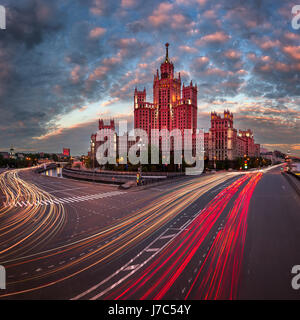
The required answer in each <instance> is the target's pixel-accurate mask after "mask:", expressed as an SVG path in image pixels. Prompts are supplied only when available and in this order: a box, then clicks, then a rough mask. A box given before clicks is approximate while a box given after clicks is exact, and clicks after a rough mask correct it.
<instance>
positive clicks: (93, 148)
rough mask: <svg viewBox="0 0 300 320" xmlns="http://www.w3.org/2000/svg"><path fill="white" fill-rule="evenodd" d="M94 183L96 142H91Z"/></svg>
mask: <svg viewBox="0 0 300 320" xmlns="http://www.w3.org/2000/svg"><path fill="white" fill-rule="evenodd" d="M91 151H92V170H93V181H95V142H94V141H93V140H91Z"/></svg>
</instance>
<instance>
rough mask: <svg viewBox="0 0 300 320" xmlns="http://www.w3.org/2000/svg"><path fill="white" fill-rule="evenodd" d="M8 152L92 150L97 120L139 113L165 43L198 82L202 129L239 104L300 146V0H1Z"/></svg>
mask: <svg viewBox="0 0 300 320" xmlns="http://www.w3.org/2000/svg"><path fill="white" fill-rule="evenodd" d="M1 4H2V5H4V6H6V9H7V29H6V30H0V112H1V116H0V134H1V135H0V137H1V140H0V142H1V143H0V149H2V150H7V149H8V148H9V147H10V145H14V146H15V147H16V149H17V150H19V151H21V150H24V151H26V150H37V151H51V152H54V151H56V152H60V151H61V148H62V147H63V146H64V147H68V146H70V147H71V149H72V153H73V154H80V153H86V152H87V149H88V147H89V138H90V134H91V133H92V132H94V131H95V130H96V129H97V118H99V117H103V118H110V117H115V118H118V119H127V120H130V123H131V124H132V119H133V118H132V117H133V106H132V102H133V91H134V88H135V87H138V88H140V89H143V88H144V87H145V88H146V90H147V99H148V100H151V99H152V81H153V75H154V74H155V73H156V69H159V66H160V64H161V62H162V61H163V58H164V54H165V49H164V44H165V43H166V42H169V43H170V48H169V54H170V58H171V60H172V61H173V62H174V65H175V72H176V73H178V72H180V73H181V78H182V80H183V82H185V83H188V82H189V81H190V80H193V82H194V83H197V85H198V104H199V113H198V114H199V119H198V123H199V126H201V127H205V128H206V129H207V128H208V127H209V114H210V112H211V111H212V110H216V111H218V112H222V111H223V109H224V108H229V109H231V110H232V111H233V112H234V116H235V121H236V126H237V127H238V128H248V127H249V128H253V130H254V133H255V137H256V140H257V141H258V142H260V143H262V144H263V145H265V146H266V147H269V148H271V149H274V148H279V149H282V150H283V151H285V150H287V149H290V150H292V151H293V152H294V153H296V154H298V155H300V148H299V141H300V131H299V121H300V119H299V117H300V115H299V112H300V107H299V103H300V81H299V80H300V79H299V72H300V33H299V32H298V31H296V30H293V29H292V27H291V18H292V14H291V9H292V7H293V5H295V3H294V1H290V0H288V1H281V0H253V1H240V0H211V1H206V0H165V1H159V0H153V1H141V0H116V1H107V0H78V1H72V0H64V1H59V0H53V1H48V0H2V2H1Z"/></svg>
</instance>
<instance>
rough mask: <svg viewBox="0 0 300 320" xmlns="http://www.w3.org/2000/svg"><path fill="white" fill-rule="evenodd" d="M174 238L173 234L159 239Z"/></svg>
mask: <svg viewBox="0 0 300 320" xmlns="http://www.w3.org/2000/svg"><path fill="white" fill-rule="evenodd" d="M174 236H175V234H174V233H173V234H168V235H166V236H163V237H161V238H160V239H161V240H163V239H168V238H173V237H174Z"/></svg>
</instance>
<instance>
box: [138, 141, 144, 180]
mask: <svg viewBox="0 0 300 320" xmlns="http://www.w3.org/2000/svg"><path fill="white" fill-rule="evenodd" d="M142 142H143V140H142V139H140V141H139V144H138V147H139V148H140V155H141V147H144V146H145V144H144V143H142ZM142 169H143V167H142V164H140V167H139V169H138V173H137V175H139V179H137V180H139V184H140V183H141V182H142Z"/></svg>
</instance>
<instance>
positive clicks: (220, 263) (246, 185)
mask: <svg viewBox="0 0 300 320" xmlns="http://www.w3.org/2000/svg"><path fill="white" fill-rule="evenodd" d="M261 177H262V173H256V174H248V175H246V176H243V177H241V178H239V179H238V180H237V181H235V182H233V183H232V184H231V185H230V186H228V187H227V188H225V189H224V190H223V191H222V192H220V193H219V194H218V195H217V196H216V197H215V198H214V199H213V200H212V201H211V202H210V203H209V204H208V205H207V206H206V208H205V209H204V210H202V212H201V213H200V214H199V215H198V217H196V218H195V219H194V221H193V222H192V223H191V224H190V225H189V226H188V228H187V229H186V230H185V231H184V232H182V233H181V234H180V235H179V236H177V237H176V238H175V239H174V240H173V241H171V243H170V244H169V245H168V246H167V247H166V248H165V249H164V250H163V251H162V252H161V253H160V255H159V256H158V257H156V259H155V260H154V261H153V262H152V263H150V264H149V265H148V266H147V267H145V268H144V269H142V270H140V271H139V272H136V273H134V274H133V276H132V277H131V278H130V279H129V280H127V281H126V282H125V281H124V282H123V283H120V281H119V283H118V285H117V286H115V288H114V289H113V290H112V291H111V292H110V293H108V294H104V295H102V294H101V293H99V294H97V295H96V296H95V297H93V298H92V299H95V298H104V299H116V300H118V299H124V300H127V299H152V300H161V299H165V298H166V299H168V298H170V296H168V294H169V291H170V290H171V289H172V287H173V286H174V285H175V284H176V282H178V281H179V280H180V279H181V278H182V276H183V275H187V274H189V273H190V271H189V270H192V269H193V267H192V266H191V264H192V262H193V261H195V259H198V258H199V252H201V248H203V247H204V246H207V238H208V236H209V234H212V233H213V230H214V229H217V227H218V225H219V223H220V218H221V216H222V215H223V214H224V213H223V212H224V210H225V208H226V207H227V206H228V205H229V203H230V202H231V200H232V199H233V197H234V196H235V195H236V194H238V196H237V199H236V200H235V202H234V205H233V207H232V209H231V210H230V212H229V214H228V215H227V217H226V219H225V221H226V223H225V226H224V228H222V229H221V230H220V231H219V232H218V234H217V237H216V238H215V240H214V242H213V244H212V246H211V248H210V250H209V252H208V254H207V255H206V258H205V261H204V262H203V263H202V265H201V268H200V270H199V272H198V274H197V276H196V278H195V279H194V281H193V283H192V285H191V287H190V289H189V290H188V293H187V294H186V296H185V298H186V299H188V298H189V299H233V298H236V296H237V289H238V281H239V276H240V271H241V263H242V257H243V248H244V243H245V237H246V231H247V215H248V208H249V203H250V199H251V197H252V194H253V191H254V189H255V187H256V185H257V183H258V182H259V180H260V179H261ZM217 230H218V229H217ZM190 275H191V274H190ZM179 282H180V281H179ZM112 287H113V286H112Z"/></svg>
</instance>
